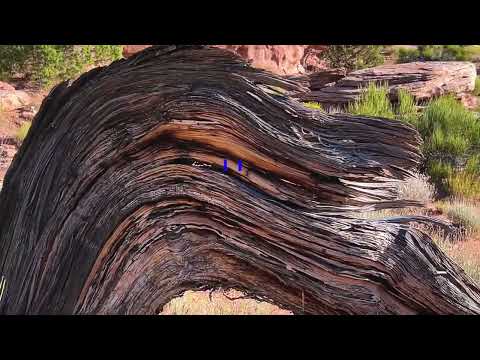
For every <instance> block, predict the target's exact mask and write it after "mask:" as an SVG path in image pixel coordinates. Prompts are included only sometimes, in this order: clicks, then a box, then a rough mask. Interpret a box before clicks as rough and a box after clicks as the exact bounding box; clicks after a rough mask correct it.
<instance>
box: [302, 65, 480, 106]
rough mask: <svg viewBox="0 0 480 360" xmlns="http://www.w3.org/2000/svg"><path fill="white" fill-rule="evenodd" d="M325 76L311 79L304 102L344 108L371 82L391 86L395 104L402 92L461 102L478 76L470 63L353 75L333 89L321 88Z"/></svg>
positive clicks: (374, 70)
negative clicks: (449, 97)
mask: <svg viewBox="0 0 480 360" xmlns="http://www.w3.org/2000/svg"><path fill="white" fill-rule="evenodd" d="M324 74H325V73H323V72H321V73H320V74H315V73H314V74H311V75H309V76H308V78H309V80H310V89H311V90H312V91H311V92H309V93H305V94H303V93H302V94H301V95H300V97H301V98H302V99H303V100H309V101H317V102H319V103H322V104H326V105H345V104H347V103H349V102H352V101H354V100H356V99H357V98H358V97H359V95H360V93H361V91H362V88H365V87H366V86H368V84H369V83H371V82H374V83H386V84H388V86H389V91H390V96H391V98H392V100H396V96H397V92H398V89H400V88H403V89H405V90H407V91H408V92H410V93H411V94H412V95H413V96H414V97H415V98H416V99H417V100H419V101H422V100H426V99H430V98H432V97H435V96H439V95H444V94H447V93H452V94H455V95H457V96H458V97H459V98H461V97H462V96H463V95H464V94H466V93H469V92H471V91H473V89H474V88H475V78H476V76H477V73H476V69H475V65H474V64H473V63H470V62H462V61H447V62H435V61H432V62H413V63H407V64H394V65H382V66H377V67H374V68H369V69H364V70H358V71H354V72H352V73H350V74H348V76H346V77H344V78H343V79H340V80H339V81H337V82H336V83H335V84H334V85H333V86H327V87H320V88H319V86H318V78H320V79H322V78H323V77H324ZM327 74H328V73H327Z"/></svg>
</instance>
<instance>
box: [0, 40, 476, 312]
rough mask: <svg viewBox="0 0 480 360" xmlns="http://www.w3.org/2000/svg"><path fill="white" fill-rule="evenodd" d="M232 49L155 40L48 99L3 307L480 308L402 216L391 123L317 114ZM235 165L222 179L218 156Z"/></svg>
mask: <svg viewBox="0 0 480 360" xmlns="http://www.w3.org/2000/svg"><path fill="white" fill-rule="evenodd" d="M279 88H282V89H284V90H285V91H287V92H288V91H292V92H298V91H301V90H302V89H301V88H300V85H298V84H297V83H295V82H294V81H290V80H285V79H282V78H280V77H277V76H274V75H272V74H270V73H267V72H264V71H260V70H255V69H252V68H251V67H249V66H247V65H246V64H245V63H244V62H243V61H242V60H241V59H239V58H237V57H236V56H235V55H233V54H231V53H230V52H228V51H225V50H221V49H214V48H209V47H203V46H156V47H152V48H148V49H146V50H145V51H143V52H140V53H138V54H136V55H135V56H133V57H131V58H129V59H127V60H119V61H117V62H115V63H113V64H112V65H110V66H108V67H105V68H98V69H94V70H92V71H90V72H88V73H86V74H84V75H83V76H82V77H81V78H79V79H78V80H76V81H74V82H73V83H71V84H69V83H62V84H60V85H58V86H57V87H56V88H55V89H53V90H52V92H51V94H50V95H49V96H48V97H47V98H46V100H45V101H44V103H43V104H42V107H41V109H40V111H39V113H38V114H37V116H36V118H35V119H34V122H33V125H32V128H31V131H30V133H29V134H28V136H27V138H26V140H25V141H24V143H23V145H22V147H21V149H20V150H19V152H18V153H17V155H16V157H15V159H14V161H13V163H12V165H11V167H10V168H9V170H8V173H7V175H6V178H5V183H4V188H3V190H2V192H1V194H0V276H2V279H4V280H3V285H2V287H3V293H2V298H1V300H0V313H2V314H83V313H93V314H152V313H158V312H159V311H161V309H162V307H163V306H164V305H165V304H166V303H167V302H168V301H169V300H170V299H172V298H174V297H176V296H179V295H181V294H182V293H183V292H184V291H186V290H202V289H203V290H204V289H211V288H217V287H223V288H235V289H238V290H242V291H244V292H245V293H247V294H248V295H249V296H251V297H255V298H257V299H261V300H267V301H269V302H272V303H274V304H277V305H279V306H280V307H282V308H285V309H289V310H291V311H293V312H294V313H297V314H299V313H300V314H301V313H305V314H388V313H390V314H414V313H443V314H448V313H479V312H480V291H479V289H478V287H477V286H476V285H475V284H474V283H473V282H472V280H470V279H469V278H468V277H467V276H466V275H465V274H464V272H463V271H462V270H461V269H460V268H459V267H458V266H457V265H455V264H454V263H453V262H452V261H451V260H449V259H448V258H447V257H446V256H445V255H444V254H443V253H442V252H441V251H440V250H439V249H438V248H437V246H436V245H435V244H433V243H432V241H431V240H430V239H429V238H428V237H427V236H426V235H424V234H422V233H420V232H418V231H415V230H412V229H410V228H409V226H408V222H407V223H405V218H403V219H390V220H381V221H367V220H361V219H355V218H353V217H352V216H351V215H350V214H351V212H352V211H362V210H367V209H374V208H385V207H395V206H406V205H409V203H407V202H401V201H395V196H396V193H395V184H396V182H397V181H398V180H399V179H403V178H405V177H406V176H409V173H410V170H412V169H413V168H415V167H416V165H417V164H418V163H419V161H420V160H421V155H420V154H419V152H418V145H419V143H420V138H419V136H418V134H417V133H416V131H415V130H413V129H412V128H410V127H409V126H407V125H404V124H402V123H400V122H398V121H392V120H386V119H375V118H368V117H359V116H355V117H354V116H349V115H335V116H331V115H327V114H325V113H323V112H320V111H314V110H310V109H307V108H304V107H303V106H302V105H301V104H300V103H298V102H297V101H295V100H293V99H291V98H289V97H288V96H286V95H285V94H284V93H283V92H279ZM224 159H227V160H228V162H229V163H230V164H236V163H237V162H238V160H242V161H243V167H242V170H241V171H238V169H237V168H236V167H234V166H232V167H230V168H229V169H228V171H227V172H224V171H223V161H224Z"/></svg>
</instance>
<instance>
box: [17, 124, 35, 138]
mask: <svg viewBox="0 0 480 360" xmlns="http://www.w3.org/2000/svg"><path fill="white" fill-rule="evenodd" d="M31 125H32V123H30V122H24V123H23V124H22V126H20V128H19V129H18V131H17V133H16V134H15V138H16V139H17V141H18V142H20V143H21V142H23V140H25V138H26V137H27V134H28V131H29V130H30V126H31Z"/></svg>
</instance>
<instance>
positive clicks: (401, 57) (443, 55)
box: [397, 45, 477, 63]
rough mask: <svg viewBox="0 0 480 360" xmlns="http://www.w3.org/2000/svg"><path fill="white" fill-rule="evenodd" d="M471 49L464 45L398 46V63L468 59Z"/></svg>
mask: <svg viewBox="0 0 480 360" xmlns="http://www.w3.org/2000/svg"><path fill="white" fill-rule="evenodd" d="M475 51H477V50H476V49H475V50H473V49H472V48H469V47H467V46H464V45H419V46H418V47H417V48H416V49H409V48H399V49H398V51H397V59H398V62H399V63H406V62H412V61H453V60H455V61H469V60H471V59H472V57H473V56H474V53H475Z"/></svg>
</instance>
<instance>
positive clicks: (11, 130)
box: [0, 81, 48, 188]
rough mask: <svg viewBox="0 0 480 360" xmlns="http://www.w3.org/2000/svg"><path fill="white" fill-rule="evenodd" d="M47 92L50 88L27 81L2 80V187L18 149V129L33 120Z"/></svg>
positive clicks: (0, 86) (0, 173)
mask: <svg viewBox="0 0 480 360" xmlns="http://www.w3.org/2000/svg"><path fill="white" fill-rule="evenodd" d="M47 94H48V90H44V89H39V88H35V87H32V86H31V85H29V84H28V83H25V82H21V81H17V82H11V83H5V82H0V188H1V186H2V183H3V177H4V176H5V173H6V171H7V169H8V167H9V166H10V163H11V162H12V159H13V156H14V155H15V153H16V152H17V150H18V145H19V141H18V140H17V133H18V131H19V129H20V127H21V126H22V124H24V123H25V122H30V121H32V119H33V117H34V116H35V114H36V113H37V111H38V109H39V107H40V104H41V103H42V101H43V99H44V97H45V96H46V95H47Z"/></svg>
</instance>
